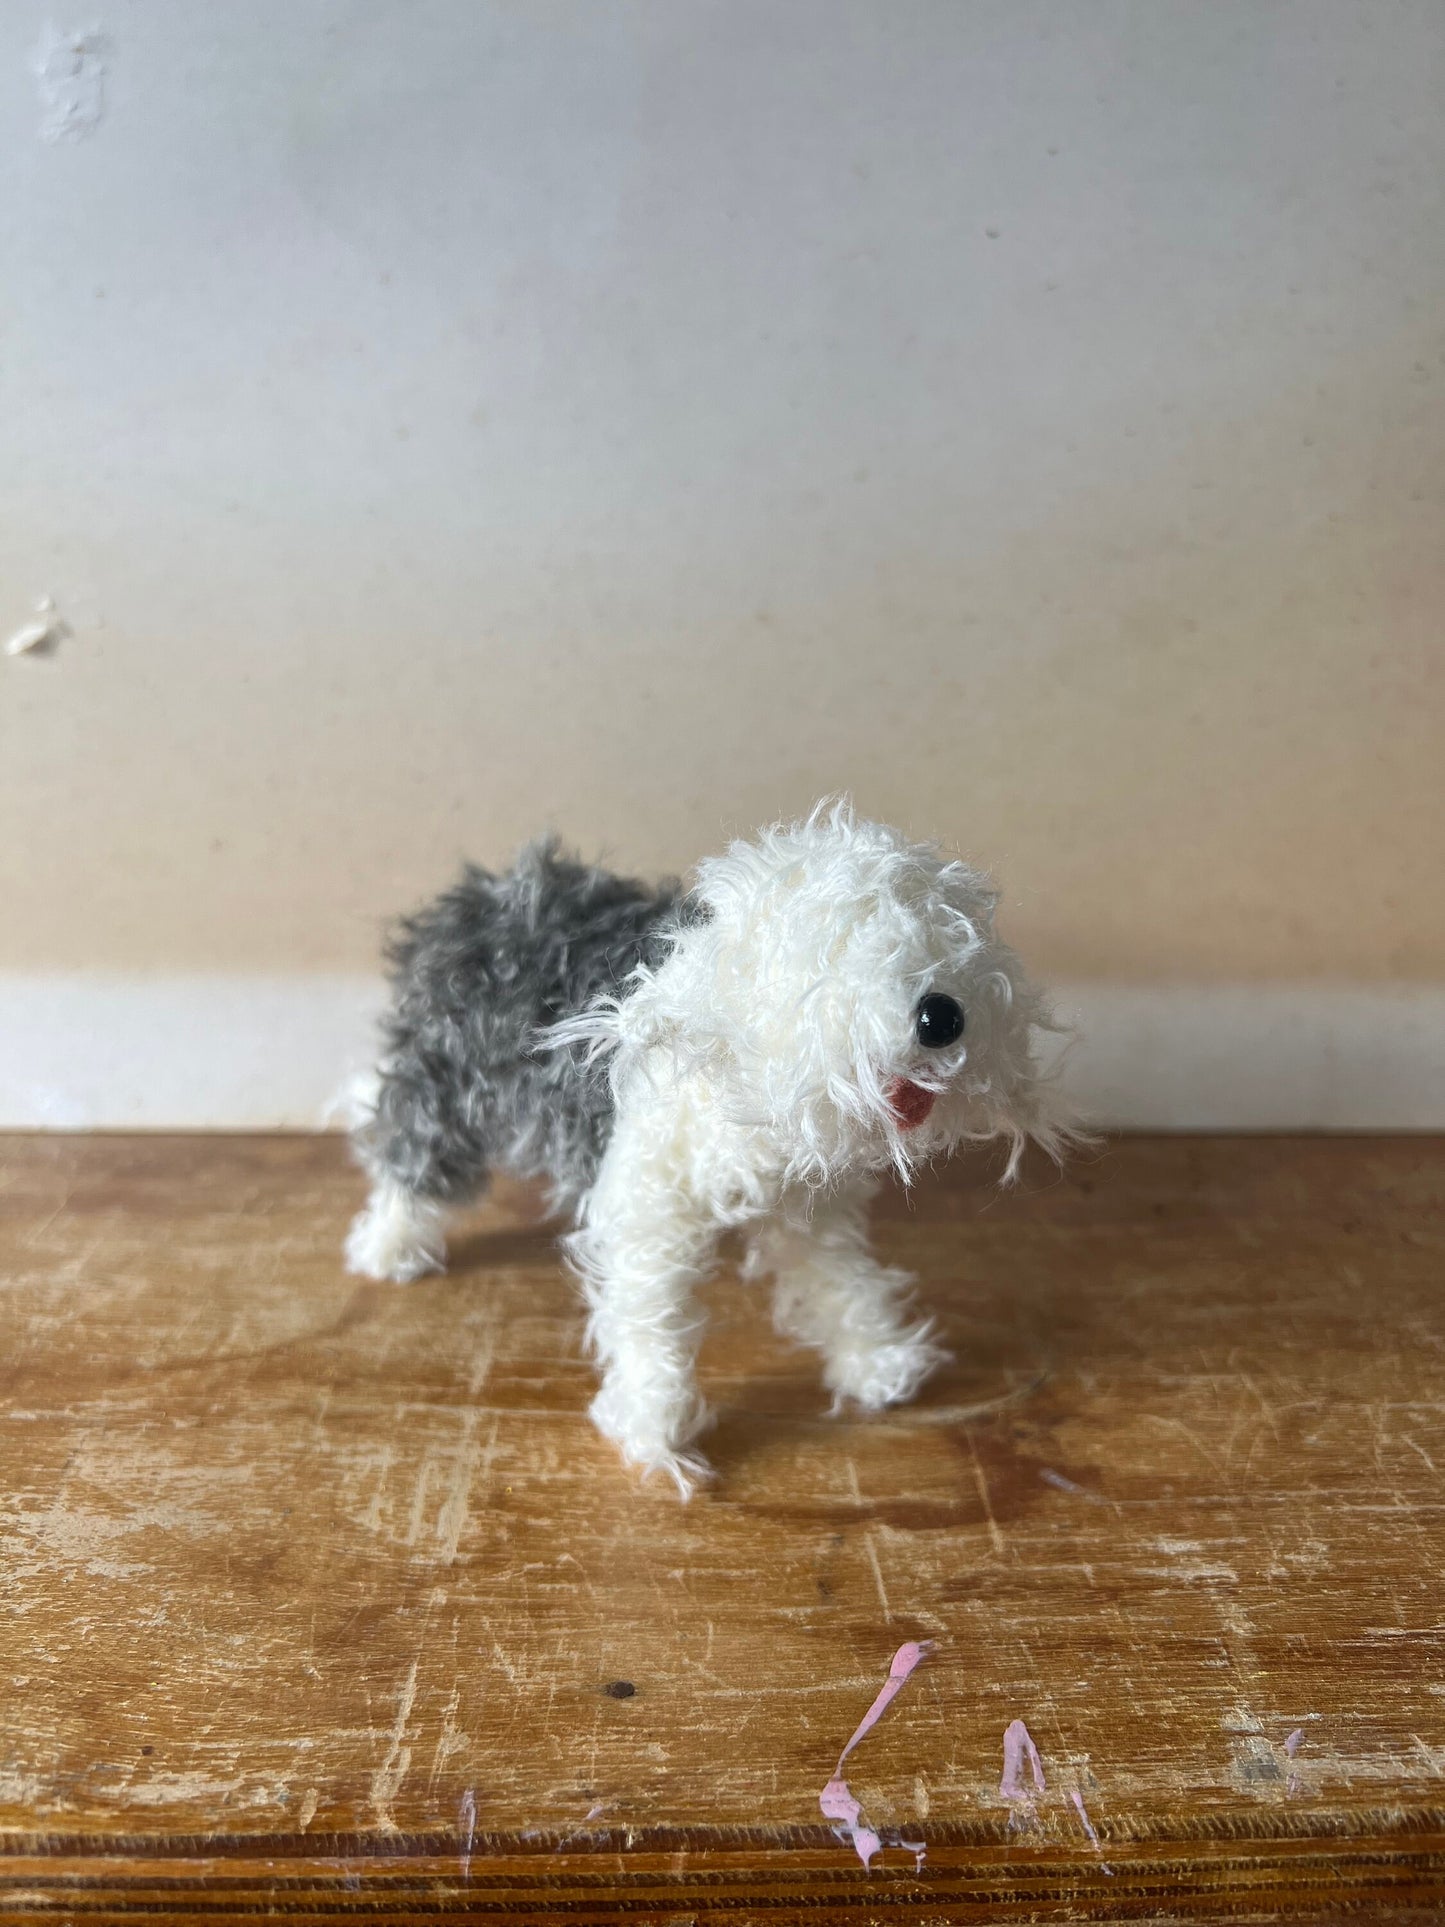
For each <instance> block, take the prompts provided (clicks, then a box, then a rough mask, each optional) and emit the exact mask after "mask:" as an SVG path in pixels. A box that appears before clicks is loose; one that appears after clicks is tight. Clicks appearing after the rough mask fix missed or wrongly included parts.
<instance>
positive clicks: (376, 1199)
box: [346, 1177, 447, 1285]
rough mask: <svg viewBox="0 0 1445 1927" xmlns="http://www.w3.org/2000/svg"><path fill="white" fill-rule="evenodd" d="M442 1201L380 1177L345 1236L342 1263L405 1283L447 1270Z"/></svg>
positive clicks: (360, 1273) (369, 1275) (365, 1273)
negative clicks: (344, 1261) (344, 1254)
mask: <svg viewBox="0 0 1445 1927" xmlns="http://www.w3.org/2000/svg"><path fill="white" fill-rule="evenodd" d="M446 1251H447V1246H446V1206H445V1205H443V1204H439V1203H438V1202H437V1201H436V1200H435V1199H433V1198H423V1197H419V1196H418V1195H417V1193H416V1192H415V1191H409V1190H408V1189H407V1188H406V1186H405V1185H404V1184H399V1183H398V1182H397V1180H396V1179H395V1178H391V1177H379V1178H378V1179H377V1180H376V1182H375V1183H374V1184H373V1185H372V1187H371V1196H370V1197H369V1198H368V1199H367V1201H366V1206H365V1208H364V1209H363V1210H362V1211H359V1212H358V1213H357V1215H356V1217H355V1218H353V1220H352V1223H351V1229H350V1231H349V1232H348V1233H347V1236H346V1269H347V1270H348V1271H354V1272H356V1273H357V1274H358V1276H360V1277H362V1278H389V1279H391V1280H392V1282H393V1283H394V1284H398V1285H409V1284H410V1283H411V1282H412V1280H413V1279H414V1278H420V1277H422V1276H423V1275H424V1274H425V1273H426V1272H428V1271H445V1270H446Z"/></svg>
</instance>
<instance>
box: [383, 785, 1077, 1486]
mask: <svg viewBox="0 0 1445 1927" xmlns="http://www.w3.org/2000/svg"><path fill="white" fill-rule="evenodd" d="M995 901H996V896H995V892H994V890H993V889H992V887H991V886H990V884H989V883H988V881H987V879H986V878H985V877H983V876H981V875H980V874H979V873H978V872H977V871H975V870H972V869H969V868H968V867H967V866H966V865H965V864H963V863H961V862H957V861H948V860H946V859H945V858H944V857H942V856H941V855H940V854H939V853H938V852H937V851H936V850H935V849H933V848H932V847H931V846H927V845H919V844H913V843H909V842H907V841H906V840H905V838H904V837H902V836H901V835H900V834H899V833H898V832H897V831H896V830H891V829H887V828H885V827H884V826H883V825H881V824H877V823H862V822H859V821H857V820H856V818H855V816H854V814H853V811H852V809H851V807H850V806H849V805H848V804H846V803H837V804H831V805H827V806H825V805H820V806H819V807H818V809H816V810H815V811H814V812H813V814H812V815H811V816H810V817H809V818H808V820H807V821H806V822H803V823H796V824H789V825H779V826H776V827H774V828H772V829H769V830H765V831H763V832H762V833H761V835H759V836H758V837H757V838H756V839H755V840H754V841H752V842H738V843H734V844H733V845H732V847H731V848H730V849H729V850H728V852H727V854H726V855H724V856H718V857H711V858H709V859H708V860H707V861H705V862H704V863H703V864H701V865H700V867H699V869H698V871H697V874H696V878H695V880H694V882H693V885H692V887H691V889H690V890H688V891H686V892H683V891H682V890H680V889H679V888H678V886H676V885H675V884H664V885H662V886H661V887H660V888H658V889H655V890H654V889H650V888H648V887H647V886H646V885H644V884H641V883H636V882H632V881H629V880H626V879H623V878H620V877H616V876H612V875H609V874H608V873H607V872H606V871H604V870H597V869H591V868H588V867H586V866H584V865H583V864H580V863H577V862H574V861H573V860H572V859H570V858H569V857H567V856H565V855H564V854H562V853H561V852H560V851H559V849H558V847H557V845H556V843H555V842H553V841H545V842H541V843H538V844H534V845H533V846H532V847H531V848H530V849H528V850H526V851H524V853H523V854H522V856H521V857H520V858H519V859H518V860H517V863H516V865H515V867H514V868H513V869H512V870H510V871H509V872H507V873H506V874H505V875H501V876H493V875H490V874H489V873H488V872H487V871H485V870H480V869H476V868H469V869H468V870H467V871H466V873H465V875H464V877H463V879H462V881H461V882H460V883H459V884H458V885H457V887H456V888H455V889H454V890H452V891H450V892H449V893H448V894H447V895H445V896H443V897H442V898H440V899H439V901H437V902H436V903H434V904H433V905H431V906H430V907H429V908H427V909H424V910H422V911H421V912H420V913H419V914H418V915H416V916H414V917H412V918H411V919H410V920H409V921H407V922H405V923H404V924H402V926H401V929H400V933H399V935H398V936H397V938H396V940H395V941H394V943H393V945H392V947H391V951H390V960H391V963H392V966H393V970H394V988H395V994H394V1002H393V1005H392V1008H391V1011H390V1014H389V1016H388V1018H387V1020H386V1025H385V1037H384V1042H385V1049H384V1055H383V1058H382V1062H381V1066H380V1074H379V1075H380V1087H379V1090H378V1092H377V1095H376V1099H375V1105H374V1109H372V1110H371V1111H370V1112H369V1113H368V1115H367V1116H366V1118H365V1119H364V1120H363V1121H362V1122H361V1123H360V1125H359V1126H358V1128H357V1131H356V1143H357V1147H358V1150H359V1154H360V1157H361V1160H362V1162H363V1164H364V1165H365V1167H366V1169H367V1171H368V1172H369V1173H370V1175H371V1177H372V1179H373V1181H374V1183H373V1189H372V1192H371V1197H370V1200H369V1202H368V1204H367V1206H366V1209H365V1210H364V1211H363V1212H362V1213H361V1215H360V1216H359V1217H358V1218H357V1220H356V1222H355V1224H354V1225H353V1226H352V1230H351V1235H350V1237H349V1239H348V1241H347V1246H346V1255H347V1261H348V1263H349V1265H350V1267H351V1268H352V1270H354V1271H357V1272H361V1273H362V1274H364V1275H365V1276H367V1277H370V1278H393V1279H396V1280H397V1281H398V1282H405V1281H407V1280H409V1279H412V1278H415V1277H417V1276H419V1275H420V1274H421V1273H422V1272H424V1271H430V1270H436V1269H439V1268H440V1267H441V1265H442V1262H443V1256H444V1249H445V1247H444V1240H443V1226H444V1219H445V1214H446V1210H447V1208H448V1207H449V1206H454V1205H460V1204H464V1203H466V1202H468V1201H469V1200H471V1199H473V1198H475V1197H476V1196H477V1195H478V1193H479V1192H480V1191H481V1189H482V1187H483V1186H484V1185H485V1183H486V1181H487V1176H488V1173H489V1172H490V1171H492V1170H494V1169H502V1170H505V1171H508V1172H512V1173H515V1174H517V1175H519V1176H523V1177H536V1176H545V1177H547V1178H549V1179H550V1180H551V1183H552V1187H553V1196H554V1199H555V1202H556V1204H557V1205H558V1206H559V1207H561V1208H565V1209H569V1210H571V1211H573V1212H574V1213H575V1214H576V1223H577V1229H576V1230H575V1231H574V1232H573V1233H572V1235H571V1236H570V1238H569V1239H568V1240H567V1249H568V1253H569V1256H570V1257H571V1260H572V1262H573V1264H574V1265H575V1267H576V1269H577V1271H578V1272H579V1274H580V1276H581V1278H582V1281H583V1284H584V1288H585V1291H586V1296H587V1302H588V1305H589V1307H590V1309H591V1319H590V1323H589V1327H588V1336H589V1340H590V1343H591V1347H592V1350H593V1352H594V1353H595V1355H596V1357H597V1360H598V1363H599V1364H600V1366H601V1371H602V1386H601V1390H600V1391H599V1392H598V1394H597V1397H596V1399H595V1400H594V1402H593V1405H592V1417H593V1419H594V1420H595V1422H596V1424H597V1425H598V1427H599V1428H600V1430H601V1431H602V1432H604V1433H605V1434H606V1435H607V1437H608V1438H610V1439H613V1440H615V1442H616V1443H617V1445H618V1446H619V1447H620V1448H621V1450H622V1454H623V1457H624V1458H625V1459H627V1460H628V1461H630V1462H631V1463H633V1464H635V1465H638V1466H641V1467H643V1468H644V1469H645V1470H647V1471H653V1470H657V1471H663V1472H666V1473H669V1474H670V1475H671V1476H672V1478H673V1479H675V1480H676V1482H677V1485H678V1489H679V1490H680V1492H681V1493H682V1495H683V1497H684V1498H685V1497H687V1496H688V1494H689V1492H690V1490H691V1487H692V1483H693V1481H694V1480H696V1479H698V1478H699V1477H702V1476H704V1475H705V1474H706V1470H707V1468H706V1465H705V1463H704V1461H703V1460H702V1459H701V1458H700V1457H699V1456H698V1455H697V1454H696V1453H695V1452H694V1451H692V1450H690V1449H689V1448H690V1447H691V1446H692V1445H693V1442H694V1441H695V1440H696V1438H697V1436H698V1434H699V1433H700V1432H701V1431H702V1429H703V1427H704V1425H705V1423H706V1420H707V1416H708V1414H707V1409H706V1407H705V1405H704V1404H703V1401H702V1399H701V1397H700V1395H699V1393H698V1389H697V1384H696V1379H695V1376H694V1370H693V1362H694V1357H695V1354H696V1351H697V1346H698V1341H699V1338H700V1334H701V1318H700V1316H699V1313H698V1311H697V1309H696V1307H695V1305H694V1302H693V1288H694V1286H695V1285H696V1284H697V1283H698V1281H699V1280H700V1279H702V1278H703V1277H704V1276H705V1275H706V1273H707V1271H708V1269H709V1267H710V1265H711V1263H712V1260H713V1256H714V1251H715V1248H716V1245H717V1241H718V1237H719V1234H720V1233H721V1232H722V1231H724V1230H725V1229H727V1228H728V1227H730V1226H735V1227H740V1228H741V1230H742V1232H743V1235H744V1239H745V1244H746V1249H747V1262H746V1275H747V1276H750V1277H757V1276H759V1275H763V1274H769V1275H771V1276H772V1277H773V1279H774V1280H775V1286H774V1310H775V1317H776V1322H777V1325H778V1329H779V1330H780V1331H782V1332H783V1333H785V1334H786V1335H787V1336H789V1337H791V1338H795V1339H798V1340H800V1341H801V1342H802V1343H803V1344H805V1345H810V1346H812V1347H813V1348H814V1349H816V1350H817V1351H818V1352H819V1353H820V1355H821V1357H822V1362H823V1381H824V1383H825V1384H826V1385H827V1387H828V1388H829V1390H830V1391H831V1392H832V1393H833V1395H834V1406H835V1409H836V1408H837V1407H838V1406H839V1405H840V1404H841V1403H843V1402H844V1401H845V1400H850V1399H851V1400H854V1401H856V1402H857V1403H858V1404H859V1405H860V1406H863V1407H865V1408H867V1409H870V1410H871V1409H876V1408H878V1407H882V1406H886V1405H894V1404H897V1403H898V1402H900V1401H901V1400H905V1399H908V1398H910V1397H911V1396H912V1395H913V1393H914V1392H915V1391H916V1390H917V1389H918V1387H919V1385H920V1384H921V1383H922V1382H923V1380H924V1379H925V1378H926V1377H927V1376H928V1374H929V1373H930V1372H931V1371H932V1370H933V1369H934V1367H935V1366H936V1365H937V1364H939V1363H940V1361H941V1360H942V1359H943V1357H944V1356H945V1354H944V1353H943V1352H942V1351H941V1350H940V1349H939V1347H938V1346H937V1345H936V1344H935V1342H934V1340H933V1337H932V1328H931V1326H930V1324H928V1323H926V1322H925V1323H920V1322H915V1320H914V1319H913V1317H912V1315H911V1313H910V1311H909V1305H908V1298H909V1288H910V1286H911V1283H912V1281H911V1280H910V1279H909V1278H908V1277H907V1276H906V1274H904V1273H902V1272H899V1271H895V1270H890V1269H887V1268H885V1267H884V1266H882V1265H880V1264H878V1263H877V1261H876V1260H875V1259H874V1258H873V1256H872V1254H871V1252H870V1250H869V1246H868V1237H867V1230H866V1225H865V1211H866V1205H867V1200H868V1198H869V1195H870V1193H871V1191H872V1190H873V1188H874V1187H875V1185H876V1183H877V1181H878V1176H879V1174H880V1173H881V1172H883V1171H885V1170H886V1169H887V1168H888V1167H890V1166H891V1167H892V1168H893V1169H895V1170H896V1171H898V1172H899V1173H900V1174H901V1175H902V1176H903V1177H904V1178H905V1179H906V1178H907V1177H908V1176H909V1175H910V1173H911V1172H912V1171H914V1170H915V1169H916V1167H918V1166H919V1165H921V1164H923V1163H924V1162H926V1161H927V1160H929V1159H932V1158H935V1157H938V1156H940V1155H943V1154H946V1153H947V1152H949V1151H951V1150H953V1148H954V1147H955V1146H956V1145H958V1144H959V1143H960V1142H962V1141H964V1140H966V1139H980V1138H990V1137H995V1136H1002V1137H1004V1138H1006V1139H1007V1140H1009V1143H1010V1147H1011V1148H1010V1154H1009V1161H1008V1175H1010V1176H1011V1175H1012V1174H1013V1171H1014V1169H1015V1167H1016V1165H1017V1163H1018V1159H1019V1156H1020V1154H1021V1152H1022V1149H1023V1146H1024V1143H1025V1140H1026V1139H1028V1138H1034V1139H1036V1140H1038V1141H1039V1142H1041V1143H1043V1144H1044V1145H1045V1146H1046V1147H1047V1148H1048V1149H1049V1150H1051V1151H1054V1152H1057V1149H1058V1147H1059V1145H1060V1143H1061V1142H1062V1140H1063V1138H1064V1137H1065V1135H1066V1130H1065V1127H1064V1126H1062V1125H1061V1124H1060V1123H1059V1122H1058V1121H1056V1119H1055V1118H1054V1117H1053V1116H1052V1115H1051V1107H1050V1104H1049V1102H1048V1099H1049V1095H1050V1087H1049V1083H1048V1080H1047V1078H1046V1077H1044V1076H1042V1075H1041V1074H1040V1071H1039V1068H1038V1065H1037V1063H1036V1061H1035V1057H1034V1049H1033V1046H1034V1036H1033V1033H1034V1032H1035V1031H1036V1030H1041V1029H1049V1028H1052V1027H1053V1026H1052V1025H1051V1023H1050V1019H1049V1017H1048V1014H1047V1012H1046V1009H1045V1007H1044V1005H1043V1003H1042V1001H1041V999H1040V997H1039V995H1038V993H1037V992H1036V991H1034V990H1033V989H1032V988H1031V987H1030V986H1029V984H1028V983H1027V981H1026V980H1025V978H1024V975H1023V972H1022V969H1021V967H1020V965H1019V961H1018V959H1017V958H1016V957H1015V956H1014V954H1013V952H1012V951H1011V950H1009V949H1008V948H1007V947H1006V946H1005V945H1004V944H1002V943H1000V942H999V941H998V939H997V938H996V937H995V936H994V930H993V916H994V905H995Z"/></svg>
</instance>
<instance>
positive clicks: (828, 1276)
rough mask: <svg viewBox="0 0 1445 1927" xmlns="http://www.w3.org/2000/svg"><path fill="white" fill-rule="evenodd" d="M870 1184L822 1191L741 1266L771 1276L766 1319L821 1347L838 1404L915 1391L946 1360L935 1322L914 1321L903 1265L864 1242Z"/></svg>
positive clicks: (884, 1400)
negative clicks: (883, 1261)
mask: <svg viewBox="0 0 1445 1927" xmlns="http://www.w3.org/2000/svg"><path fill="white" fill-rule="evenodd" d="M871 1190H872V1187H871V1186H868V1187H862V1186H860V1187H858V1188H857V1189H855V1190H852V1191H849V1192H844V1193H842V1194H839V1195H834V1196H828V1197H824V1198H820V1199H818V1200H817V1202H816V1203H815V1205H814V1207H813V1210H812V1213H811V1215H807V1216H805V1215H802V1213H801V1212H800V1213H799V1214H798V1215H793V1214H792V1213H785V1214H783V1215H781V1216H779V1217H778V1218H775V1219H770V1220H769V1221H768V1222H767V1223H766V1224H764V1225H763V1226H762V1227H761V1228H760V1229H759V1230H758V1231H757V1232H756V1233H755V1234H754V1235H753V1237H752V1239H751V1241H750V1246H749V1252H748V1262H747V1271H748V1274H749V1275H750V1276H753V1277H756V1276H757V1275H759V1274H760V1273H769V1272H770V1273H772V1275H773V1277H774V1280H775V1283H774V1287H773V1322H774V1323H775V1324H776V1326H777V1328H778V1330H779V1331H780V1332H781V1333H782V1334H783V1335H784V1336H785V1337H787V1338H795V1339H798V1340H799V1341H800V1342H801V1343H802V1344H804V1345H810V1346H812V1348H813V1349H814V1350H815V1351H817V1352H820V1353H821V1354H822V1358H823V1382H824V1384H825V1385H826V1386H827V1387H828V1390H829V1391H830V1392H831V1393H832V1394H833V1409H834V1410H835V1411H837V1410H838V1409H839V1408H840V1407H841V1406H842V1404H843V1403H844V1401H845V1400H848V1399H852V1400H854V1401H856V1403H857V1404H859V1405H861V1406H863V1407H864V1408H865V1409H867V1410H870V1411H876V1410H878V1409H879V1408H880V1407H882V1406H885V1405H899V1404H902V1403H903V1402H904V1401H905V1400H906V1399H910V1398H912V1396H913V1394H914V1393H915V1392H916V1391H917V1390H918V1388H919V1386H920V1385H921V1384H922V1383H923V1381H924V1379H925V1378H927V1377H928V1376H929V1374H930V1373H931V1372H932V1371H934V1370H935V1369H936V1368H937V1367H938V1366H939V1365H941V1364H942V1363H943V1362H944V1360H945V1359H946V1358H947V1357H948V1354H947V1352H945V1351H944V1350H943V1349H942V1347H941V1346H939V1345H937V1344H935V1342H934V1339H933V1327H932V1324H931V1323H929V1322H927V1321H924V1322H922V1323H920V1322H917V1321H915V1320H913V1319H912V1318H911V1317H910V1313H909V1302H908V1301H909V1295H910V1293H911V1291H912V1287H913V1280H912V1278H910V1277H909V1275H908V1273H907V1272H906V1271H897V1270H894V1269H893V1268H891V1267H890V1266H887V1265H880V1264H879V1263H878V1261H877V1259H876V1258H875V1257H874V1256H873V1254H872V1252H871V1250H870V1249H869V1245H868V1228H867V1208H868V1198H869V1196H870V1195H871Z"/></svg>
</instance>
